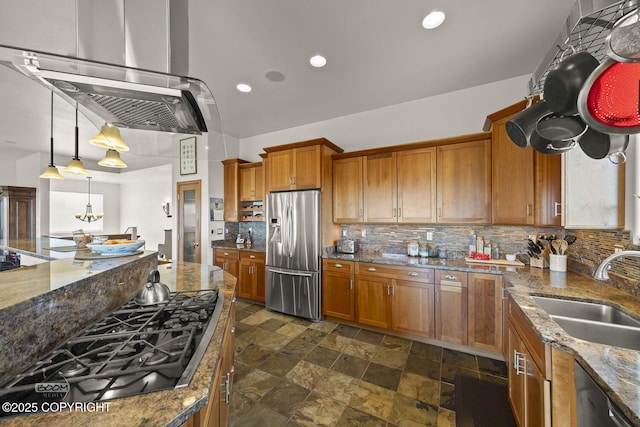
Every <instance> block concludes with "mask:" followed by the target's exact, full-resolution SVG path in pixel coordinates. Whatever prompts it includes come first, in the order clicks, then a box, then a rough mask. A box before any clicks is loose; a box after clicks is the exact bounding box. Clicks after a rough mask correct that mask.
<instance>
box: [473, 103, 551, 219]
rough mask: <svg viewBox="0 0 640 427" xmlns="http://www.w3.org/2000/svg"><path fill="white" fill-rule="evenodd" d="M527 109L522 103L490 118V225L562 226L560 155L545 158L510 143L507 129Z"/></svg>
mask: <svg viewBox="0 0 640 427" xmlns="http://www.w3.org/2000/svg"><path fill="white" fill-rule="evenodd" d="M525 108H527V101H525V100H523V101H520V102H518V103H515V104H513V105H511V106H509V107H506V108H504V109H502V110H500V111H497V112H495V113H493V114H491V115H489V116H488V117H487V120H486V122H485V130H489V129H491V166H492V168H491V169H492V206H491V222H492V223H493V224H505V225H534V224H535V225H550V226H559V225H560V222H561V216H560V215H561V209H560V203H561V200H562V199H561V185H562V182H561V155H559V154H558V155H545V154H541V153H538V152H536V151H534V150H533V148H531V147H530V146H528V147H525V148H522V147H519V146H517V145H516V144H514V143H513V142H512V141H511V138H509V135H508V134H507V131H506V128H505V125H506V123H507V121H509V120H510V119H511V118H512V117H514V116H516V115H517V114H518V113H520V112H521V111H522V110H524V109H525Z"/></svg>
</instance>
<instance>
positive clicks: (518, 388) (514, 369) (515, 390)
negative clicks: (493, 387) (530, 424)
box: [507, 322, 525, 427]
mask: <svg viewBox="0 0 640 427" xmlns="http://www.w3.org/2000/svg"><path fill="white" fill-rule="evenodd" d="M507 340H508V342H509V345H508V349H509V351H508V354H509V357H507V366H508V368H509V373H508V379H509V403H510V404H511V411H512V412H513V417H514V418H515V421H516V424H517V425H519V426H522V427H524V424H523V423H524V404H525V401H524V393H525V392H524V386H525V383H524V378H523V372H524V369H523V367H522V363H523V362H522V360H523V359H522V349H523V347H524V344H523V343H522V340H521V339H520V336H519V335H518V333H517V332H516V329H515V327H514V326H513V325H512V324H511V322H509V332H508V334H507Z"/></svg>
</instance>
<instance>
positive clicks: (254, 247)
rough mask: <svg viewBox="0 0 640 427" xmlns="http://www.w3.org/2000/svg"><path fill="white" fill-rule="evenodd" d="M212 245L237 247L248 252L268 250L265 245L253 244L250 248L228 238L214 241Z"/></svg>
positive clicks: (213, 246) (216, 247) (227, 247)
mask: <svg viewBox="0 0 640 427" xmlns="http://www.w3.org/2000/svg"><path fill="white" fill-rule="evenodd" d="M211 247H212V248H214V249H237V250H239V251H247V252H265V251H266V247H265V245H252V246H251V247H250V248H248V247H246V246H245V245H244V244H239V243H235V242H230V241H228V240H218V241H214V242H212V244H211Z"/></svg>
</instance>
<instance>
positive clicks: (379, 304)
mask: <svg viewBox="0 0 640 427" xmlns="http://www.w3.org/2000/svg"><path fill="white" fill-rule="evenodd" d="M390 282H391V281H390V280H388V279H384V278H379V277H376V276H361V275H358V276H356V307H357V311H356V315H357V321H358V322H360V323H365V324H367V325H372V326H378V327H380V328H387V329H388V328H390V327H391V312H390V311H391V310H390V305H389V297H390V295H391V286H392V284H391V283H390Z"/></svg>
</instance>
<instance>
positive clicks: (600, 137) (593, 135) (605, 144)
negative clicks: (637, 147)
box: [579, 128, 629, 163]
mask: <svg viewBox="0 0 640 427" xmlns="http://www.w3.org/2000/svg"><path fill="white" fill-rule="evenodd" d="M579 144H580V148H581V149H582V151H583V152H584V154H586V155H587V156H589V157H591V158H592V159H598V160H599V159H604V158H605V157H608V158H609V160H611V161H612V162H613V163H624V161H625V160H626V157H625V155H624V152H625V150H626V149H627V146H628V145H629V135H609V134H606V133H601V132H598V131H597V130H594V129H591V128H589V129H588V130H587V132H585V134H584V135H582V137H581V138H580V141H579Z"/></svg>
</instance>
